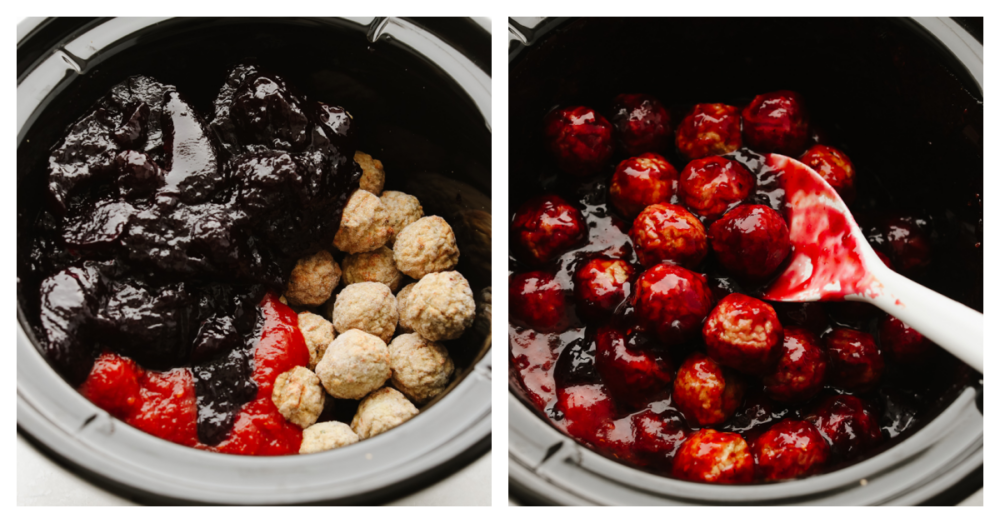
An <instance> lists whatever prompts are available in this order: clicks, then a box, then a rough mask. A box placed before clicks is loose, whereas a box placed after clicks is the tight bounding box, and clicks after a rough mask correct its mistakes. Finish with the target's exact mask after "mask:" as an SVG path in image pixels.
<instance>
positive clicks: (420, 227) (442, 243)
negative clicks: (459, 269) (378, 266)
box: [392, 216, 458, 280]
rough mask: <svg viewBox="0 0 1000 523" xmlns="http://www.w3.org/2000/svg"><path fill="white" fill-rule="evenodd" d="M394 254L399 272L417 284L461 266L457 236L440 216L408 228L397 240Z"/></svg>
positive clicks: (418, 221) (418, 222)
mask: <svg viewBox="0 0 1000 523" xmlns="http://www.w3.org/2000/svg"><path fill="white" fill-rule="evenodd" d="M392 252H393V254H395V257H396V267H398V268H399V270H400V272H402V273H403V274H405V275H407V276H409V277H411V278H413V279H415V280H419V279H420V278H423V277H424V276H426V275H428V274H430V273H432V272H442V271H450V270H451V269H454V268H455V266H456V265H458V245H457V244H456V243H455V232H454V231H452V230H451V226H450V225H448V222H446V221H444V218H442V217H440V216H426V217H423V218H421V219H419V220H417V221H415V222H413V223H411V224H409V225H407V226H406V228H405V229H403V230H402V231H400V232H399V235H397V236H396V244H395V246H393V251H392Z"/></svg>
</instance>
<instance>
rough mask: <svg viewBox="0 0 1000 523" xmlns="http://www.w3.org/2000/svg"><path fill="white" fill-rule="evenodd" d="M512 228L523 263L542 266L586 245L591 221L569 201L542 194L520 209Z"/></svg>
mask: <svg viewBox="0 0 1000 523" xmlns="http://www.w3.org/2000/svg"><path fill="white" fill-rule="evenodd" d="M511 229H512V230H513V231H512V232H513V236H514V244H515V248H516V249H517V252H516V254H518V255H519V256H520V257H521V261H524V262H527V263H533V264H542V263H546V262H549V261H551V260H553V259H555V258H556V257H557V256H559V255H560V254H562V253H564V252H566V251H567V250H569V249H570V248H571V247H573V246H574V245H576V244H578V243H580V242H582V241H583V239H584V238H585V237H586V235H587V222H585V221H584V220H583V215H582V214H580V211H579V210H577V208H576V207H573V206H572V205H570V204H569V202H567V201H566V200H563V199H562V198H560V197H558V196H556V195H542V196H537V197H535V198H532V199H530V200H528V201H527V202H525V203H524V205H522V206H521V207H520V208H519V209H518V210H517V213H516V214H515V215H514V219H513V221H512V224H511Z"/></svg>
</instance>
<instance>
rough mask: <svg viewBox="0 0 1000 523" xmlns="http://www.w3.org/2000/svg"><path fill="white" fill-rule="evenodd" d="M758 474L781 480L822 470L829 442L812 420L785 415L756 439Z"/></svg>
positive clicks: (769, 478)
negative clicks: (807, 420) (794, 418)
mask: <svg viewBox="0 0 1000 523" xmlns="http://www.w3.org/2000/svg"><path fill="white" fill-rule="evenodd" d="M752 450H753V457H754V460H755V461H756V462H757V477H759V478H760V479H762V480H764V481H780V480H783V479H795V478H800V477H803V476H810V475H812V474H815V473H817V472H819V469H820V467H822V466H823V464H824V463H826V460H827V459H828V458H829V457H830V445H829V444H827V442H826V440H825V439H823V435H822V434H820V433H819V431H818V430H816V427H814V426H813V425H812V424H810V423H809V422H806V421H800V420H792V419H786V420H782V421H779V422H778V423H777V424H776V425H774V426H773V427H771V428H770V429H768V430H767V432H765V433H763V434H761V435H760V437H758V438H757V439H756V440H754V442H753V445H752Z"/></svg>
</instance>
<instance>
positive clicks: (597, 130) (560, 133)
mask: <svg viewBox="0 0 1000 523" xmlns="http://www.w3.org/2000/svg"><path fill="white" fill-rule="evenodd" d="M544 125H545V142H546V144H547V146H548V150H549V153H551V154H552V157H553V158H555V161H556V165H558V166H559V168H560V169H562V170H563V171H566V172H567V173H570V174H575V175H577V176H587V175H591V174H596V173H597V172H599V171H600V170H601V169H603V168H604V166H605V165H607V163H608V160H610V159H611V153H612V152H613V150H614V146H613V144H612V143H611V124H610V123H608V121H607V120H606V119H605V118H604V117H603V116H601V115H600V114H598V113H597V111H595V110H593V109H591V108H589V107H580V106H577V107H566V108H564V109H557V110H554V111H552V112H550V113H549V114H548V115H546V116H545V124H544Z"/></svg>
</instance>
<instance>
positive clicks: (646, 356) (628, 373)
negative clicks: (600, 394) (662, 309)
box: [595, 325, 674, 408]
mask: <svg viewBox="0 0 1000 523" xmlns="http://www.w3.org/2000/svg"><path fill="white" fill-rule="evenodd" d="M596 338H597V355H596V361H595V363H596V364H597V371H598V372H599V373H600V374H601V377H602V378H604V384H605V385H607V387H608V391H609V392H611V395H612V396H613V397H614V398H615V399H616V400H618V401H620V402H622V403H624V404H627V405H629V406H631V407H635V408H639V407H642V406H644V405H647V404H649V402H651V401H658V400H662V399H665V398H666V397H667V396H669V395H670V382H671V381H673V378H674V369H673V365H672V364H671V363H670V359H669V357H668V356H667V355H666V354H661V353H659V352H658V351H652V350H648V348H647V347H636V346H634V344H633V343H630V341H631V340H630V339H626V336H625V333H624V332H622V331H620V330H618V329H616V328H614V327H611V326H608V325H605V326H603V327H601V328H600V329H598V331H597V335H596ZM643 349H647V350H643Z"/></svg>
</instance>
